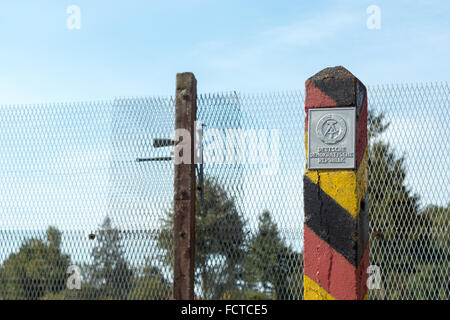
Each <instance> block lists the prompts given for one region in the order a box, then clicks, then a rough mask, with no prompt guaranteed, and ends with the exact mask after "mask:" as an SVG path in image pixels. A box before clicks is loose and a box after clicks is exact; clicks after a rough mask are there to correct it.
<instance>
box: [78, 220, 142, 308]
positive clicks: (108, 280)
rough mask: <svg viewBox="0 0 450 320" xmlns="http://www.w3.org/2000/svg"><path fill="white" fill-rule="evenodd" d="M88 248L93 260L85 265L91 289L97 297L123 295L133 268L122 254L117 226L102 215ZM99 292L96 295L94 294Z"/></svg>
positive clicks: (128, 284)
mask: <svg viewBox="0 0 450 320" xmlns="http://www.w3.org/2000/svg"><path fill="white" fill-rule="evenodd" d="M96 239H97V245H96V246H95V248H94V249H93V250H92V257H93V263H92V265H90V266H87V267H86V268H85V269H86V271H87V274H88V284H89V288H90V291H91V293H90V294H89V295H93V296H94V297H95V298H98V299H113V300H114V299H125V298H126V297H127V296H128V292H129V291H130V286H131V279H132V277H133V271H132V269H131V268H130V267H129V266H128V263H127V261H126V259H125V257H124V256H123V251H122V247H121V236H120V230H118V229H116V228H113V226H112V224H111V219H110V218H108V217H106V218H105V220H104V222H103V224H102V226H101V228H100V230H98V232H97V236H96ZM98 294H99V295H98Z"/></svg>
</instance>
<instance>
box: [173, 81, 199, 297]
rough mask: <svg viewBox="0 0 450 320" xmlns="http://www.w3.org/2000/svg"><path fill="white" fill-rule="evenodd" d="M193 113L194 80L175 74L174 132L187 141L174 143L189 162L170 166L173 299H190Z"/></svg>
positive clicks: (193, 227)
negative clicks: (182, 133) (180, 132)
mask: <svg viewBox="0 0 450 320" xmlns="http://www.w3.org/2000/svg"><path fill="white" fill-rule="evenodd" d="M196 114H197V80H196V79H195V76H194V74H192V73H189V72H188V73H178V74H177V79H176V92H175V130H177V129H185V130H187V131H188V133H189V135H190V137H189V138H190V140H189V139H188V140H185V141H175V144H180V143H184V148H183V152H189V153H190V162H189V161H188V162H189V163H184V162H183V163H181V164H176V163H175V165H174V166H175V168H174V224H173V226H174V231H173V232H174V242H173V244H174V248H173V250H174V262H173V265H174V268H173V271H174V280H173V297H174V299H175V300H193V299H194V268H195V265H194V258H195V161H194V154H195V146H194V142H195V121H196ZM176 136H177V134H176ZM183 139H186V137H183ZM189 146H190V147H189ZM175 150H177V147H176V146H175ZM175 152H178V151H175ZM177 156H180V155H177V154H175V157H177Z"/></svg>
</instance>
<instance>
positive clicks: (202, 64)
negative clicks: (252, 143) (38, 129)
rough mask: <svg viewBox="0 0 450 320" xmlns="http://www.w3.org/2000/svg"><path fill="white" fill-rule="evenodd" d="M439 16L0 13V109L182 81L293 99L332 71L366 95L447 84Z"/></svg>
mask: <svg viewBox="0 0 450 320" xmlns="http://www.w3.org/2000/svg"><path fill="white" fill-rule="evenodd" d="M72 5H76V6H77V7H78V8H79V9H80V28H79V29H69V28H68V26H67V20H68V19H70V18H71V16H72V14H69V13H67V9H68V7H70V6H72ZM373 5H376V6H378V8H379V9H380V14H381V15H380V17H381V19H380V22H381V24H380V28H379V29H369V28H368V27H367V21H368V19H370V17H371V15H372V12H370V13H368V12H367V10H368V8H369V7H370V6H373ZM449 13H450V2H449V1H447V0H414V1H411V0H407V1H406V0H396V1H392V0H391V1H383V0H370V1H365V0H353V1H349V0H341V1H338V0H321V1H283V0H280V1H266V0H258V1H256V0H255V1H253V0H246V1H242V0H231V1H207V0H193V1H168V0H164V1H148V0H142V1H140V0H139V1H138V0H127V1H102V0H96V1H90V0H71V1H66V0H58V1H55V0H40V1H25V0H16V1H2V2H1V4H0V41H1V43H2V50H0V70H1V71H0V105H5V104H29V103H43V102H60V101H86V100H104V99H111V98H112V97H116V96H124V97H128V96H147V95H151V96H154V95H163V96H166V95H172V94H173V92H174V82H175V74H176V73H177V72H186V71H190V72H194V73H195V75H196V77H197V79H198V86H199V92H217V91H220V92H223V91H234V90H238V91H242V92H264V91H280V90H295V89H301V88H303V86H304V81H305V80H306V79H307V78H308V77H310V76H312V75H313V74H315V73H316V72H318V71H320V70H321V69H323V68H325V67H328V66H336V65H343V66H345V67H346V68H347V69H349V70H350V71H351V72H353V73H354V74H355V75H356V76H357V77H359V78H360V79H361V80H362V81H363V82H364V83H365V84H366V85H373V84H382V83H399V82H401V83H410V82H414V83H415V82H430V81H446V80H448V74H449V73H450V64H449V63H448V57H449V56H450V41H449V40H450V19H449Z"/></svg>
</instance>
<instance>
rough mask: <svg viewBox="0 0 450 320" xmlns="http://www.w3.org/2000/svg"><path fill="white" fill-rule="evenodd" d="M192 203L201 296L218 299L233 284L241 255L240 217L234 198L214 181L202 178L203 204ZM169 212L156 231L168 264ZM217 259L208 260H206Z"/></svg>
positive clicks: (234, 285) (242, 232)
mask: <svg viewBox="0 0 450 320" xmlns="http://www.w3.org/2000/svg"><path fill="white" fill-rule="evenodd" d="M199 198H200V197H197V203H196V232H195V240H196V243H195V267H196V273H197V275H199V277H198V278H200V281H201V287H202V292H203V298H204V299H219V298H220V297H221V296H222V295H223V293H224V291H225V290H226V289H227V288H233V287H236V286H237V281H238V280H239V278H240V274H241V273H242V271H241V264H242V258H243V257H244V254H243V252H244V251H243V250H244V241H245V234H244V221H243V220H242V217H241V216H240V214H239V213H238V211H237V209H236V205H235V203H234V200H233V199H231V198H230V197H229V195H228V194H227V192H226V191H225V190H224V189H223V188H222V186H220V185H219V184H218V183H215V182H214V181H212V180H210V179H205V182H204V205H203V208H201V206H200V202H199ZM172 233H173V212H169V213H168V215H167V217H166V218H165V219H164V221H163V226H162V228H161V230H160V232H159V234H158V239H157V240H158V246H159V247H160V248H162V249H164V251H165V254H164V261H165V263H166V264H167V265H169V266H171V264H172V257H173V256H172V246H173V236H172ZM212 260H215V261H216V262H217V261H219V260H220V261H221V262H220V265H219V263H218V262H217V263H215V264H212V263H210V261H212Z"/></svg>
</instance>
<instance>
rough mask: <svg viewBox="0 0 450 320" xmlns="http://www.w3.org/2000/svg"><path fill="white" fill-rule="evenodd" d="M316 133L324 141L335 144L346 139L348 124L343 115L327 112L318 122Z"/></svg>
mask: <svg viewBox="0 0 450 320" xmlns="http://www.w3.org/2000/svg"><path fill="white" fill-rule="evenodd" d="M316 133H317V137H318V138H319V139H320V140H322V141H323V142H324V143H326V144H335V143H338V142H339V141H341V140H342V139H344V137H345V134H346V133H347V124H346V123H345V120H344V119H343V118H342V117H341V116H338V115H336V114H327V115H325V116H323V117H322V118H321V119H320V120H319V122H318V123H317V127H316Z"/></svg>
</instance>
